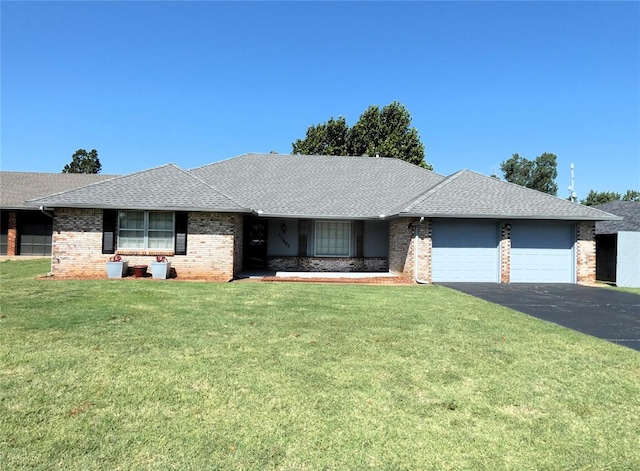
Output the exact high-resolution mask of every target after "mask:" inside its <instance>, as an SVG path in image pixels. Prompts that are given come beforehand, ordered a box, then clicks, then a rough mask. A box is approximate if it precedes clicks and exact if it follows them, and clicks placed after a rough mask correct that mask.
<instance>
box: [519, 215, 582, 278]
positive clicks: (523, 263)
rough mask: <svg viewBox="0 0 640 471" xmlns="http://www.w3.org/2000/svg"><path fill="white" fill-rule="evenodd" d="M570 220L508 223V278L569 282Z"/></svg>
mask: <svg viewBox="0 0 640 471" xmlns="http://www.w3.org/2000/svg"><path fill="white" fill-rule="evenodd" d="M573 239H574V230H573V227H572V225H571V224H544V223H540V224H512V225H511V277H510V278H511V282H513V283H573V280H574V269H573V267H574V255H573Z"/></svg>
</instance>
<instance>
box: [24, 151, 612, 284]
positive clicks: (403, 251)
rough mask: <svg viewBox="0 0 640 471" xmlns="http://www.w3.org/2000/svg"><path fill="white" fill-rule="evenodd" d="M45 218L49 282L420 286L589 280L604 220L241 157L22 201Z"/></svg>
mask: <svg viewBox="0 0 640 471" xmlns="http://www.w3.org/2000/svg"><path fill="white" fill-rule="evenodd" d="M30 204H32V205H36V206H44V207H45V208H46V209H47V210H49V211H52V212H53V214H54V232H53V256H52V273H53V274H54V275H56V276H61V277H78V276H105V264H104V262H105V261H106V260H107V259H108V258H109V256H110V254H114V253H117V254H120V255H122V257H123V258H125V259H127V260H128V261H129V264H130V265H131V264H137V263H149V262H151V261H152V260H153V259H154V258H155V257H156V256H158V255H165V256H167V257H169V258H170V260H171V262H172V267H173V268H175V270H176V273H177V275H178V277H184V278H199V277H201V278H207V279H219V280H229V279H233V278H234V277H236V276H237V275H238V273H239V272H240V271H241V270H250V269H259V268H268V269H271V270H286V271H309V272H317V271H339V272H349V271H362V272H374V273H375V272H393V273H397V274H399V275H402V276H404V277H406V278H408V279H413V280H416V281H419V282H439V281H476V282H479V281H485V282H503V283H508V282H562V283H575V282H592V281H595V268H596V267H595V232H594V231H595V222H596V221H601V220H616V219H619V218H617V217H616V216H613V215H611V214H608V213H606V212H603V211H600V210H597V209H593V208H590V207H587V206H582V205H579V204H576V203H571V202H569V201H566V200H563V199H560V198H557V197H555V196H550V195H547V194H544V193H540V192H537V191H534V190H529V189H526V188H523V187H521V186H518V185H514V184H511V183H507V182H504V181H500V180H498V179H496V178H491V177H487V176H484V175H480V174H477V173H474V172H470V171H467V170H462V171H460V172H457V173H455V174H453V175H451V176H448V177H444V176H442V175H438V174H436V173H434V172H431V171H428V170H425V169H422V168H420V167H417V166H415V165H411V164H408V163H406V162H404V161H402V160H398V159H391V158H373V157H334V156H302V155H280V154H245V155H241V156H239V157H235V158H232V159H229V160H225V161H221V162H217V163H213V164H210V165H206V166H204V167H199V168H196V169H193V170H190V171H186V170H183V169H180V168H179V167H177V166H175V165H173V164H168V165H164V166H161V167H156V168H152V169H149V170H145V171H142V172H138V173H134V174H130V175H125V176H122V177H118V178H113V179H110V180H107V181H102V182H97V183H93V184H91V185H88V186H85V187H82V188H77V189H73V190H70V191H66V192H62V193H58V194H54V195H50V196H45V197H42V198H38V199H35V200H33V201H31V202H30Z"/></svg>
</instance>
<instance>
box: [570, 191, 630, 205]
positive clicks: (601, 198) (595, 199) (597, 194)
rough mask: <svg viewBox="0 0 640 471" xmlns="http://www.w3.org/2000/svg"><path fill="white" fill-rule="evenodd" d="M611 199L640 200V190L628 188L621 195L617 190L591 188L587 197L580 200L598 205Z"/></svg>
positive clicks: (583, 202)
mask: <svg viewBox="0 0 640 471" xmlns="http://www.w3.org/2000/svg"><path fill="white" fill-rule="evenodd" d="M611 201H640V191H636V190H627V192H626V193H625V194H624V195H620V193H618V192H616V191H595V190H591V191H590V192H589V194H588V195H587V197H586V198H585V199H583V200H581V201H580V202H581V203H582V204H584V205H586V206H596V205H599V204H605V203H609V202H611Z"/></svg>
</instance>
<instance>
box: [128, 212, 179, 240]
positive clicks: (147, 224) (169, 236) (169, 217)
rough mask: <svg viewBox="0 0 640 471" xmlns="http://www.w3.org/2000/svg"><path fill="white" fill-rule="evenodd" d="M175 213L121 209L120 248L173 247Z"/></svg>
mask: <svg viewBox="0 0 640 471" xmlns="http://www.w3.org/2000/svg"><path fill="white" fill-rule="evenodd" d="M173 228H174V215H173V213H171V212H161V211H120V215H119V224H118V248H121V249H160V250H171V249H173Z"/></svg>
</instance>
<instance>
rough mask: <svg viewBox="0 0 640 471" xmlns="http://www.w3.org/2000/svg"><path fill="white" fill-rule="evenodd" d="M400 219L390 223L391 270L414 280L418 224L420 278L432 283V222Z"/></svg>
mask: <svg viewBox="0 0 640 471" xmlns="http://www.w3.org/2000/svg"><path fill="white" fill-rule="evenodd" d="M419 221H420V220H419V219H417V218H398V219H393V220H392V221H391V222H390V223H389V270H390V271H392V272H394V273H398V274H401V275H403V276H405V277H406V278H410V279H414V277H415V273H414V264H415V252H414V250H415V224H418V278H419V279H420V280H422V281H426V282H428V283H431V253H432V250H431V249H432V241H431V220H429V219H425V220H424V221H423V222H422V224H419Z"/></svg>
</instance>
